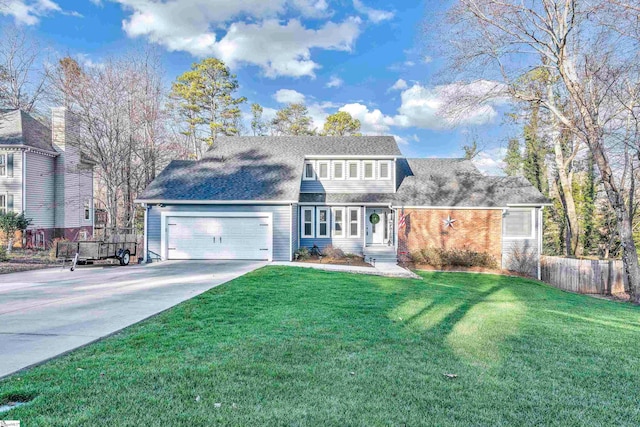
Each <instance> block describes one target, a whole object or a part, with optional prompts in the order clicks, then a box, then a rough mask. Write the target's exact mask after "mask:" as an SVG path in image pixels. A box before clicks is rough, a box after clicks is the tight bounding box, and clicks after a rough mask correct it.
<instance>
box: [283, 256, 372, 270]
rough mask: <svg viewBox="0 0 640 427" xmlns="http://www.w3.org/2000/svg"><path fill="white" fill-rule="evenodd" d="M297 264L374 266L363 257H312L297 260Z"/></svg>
mask: <svg viewBox="0 0 640 427" xmlns="http://www.w3.org/2000/svg"><path fill="white" fill-rule="evenodd" d="M295 262H307V263H312V264H332V265H348V266H355V267H371V268H373V266H372V265H371V264H369V263H367V262H364V258H361V257H345V258H340V259H335V258H327V257H322V259H321V258H320V257H318V256H312V257H310V258H309V259H306V260H304V261H303V260H297V261H295Z"/></svg>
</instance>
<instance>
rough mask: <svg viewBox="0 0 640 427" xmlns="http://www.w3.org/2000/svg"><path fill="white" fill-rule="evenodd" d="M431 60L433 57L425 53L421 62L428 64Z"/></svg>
mask: <svg viewBox="0 0 640 427" xmlns="http://www.w3.org/2000/svg"><path fill="white" fill-rule="evenodd" d="M432 61H433V58H432V57H430V56H429V55H425V56H423V57H422V62H424V63H425V64H429V63H430V62H432Z"/></svg>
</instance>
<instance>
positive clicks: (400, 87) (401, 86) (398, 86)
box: [389, 79, 409, 91]
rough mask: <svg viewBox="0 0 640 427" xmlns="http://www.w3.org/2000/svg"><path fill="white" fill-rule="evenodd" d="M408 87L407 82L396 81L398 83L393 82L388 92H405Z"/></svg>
mask: <svg viewBox="0 0 640 427" xmlns="http://www.w3.org/2000/svg"><path fill="white" fill-rule="evenodd" d="M408 87H409V85H408V84H407V82H406V81H405V80H402V79H398V81H397V82H395V83H394V84H393V86H391V87H390V88H389V91H392V90H405V89H406V88H408Z"/></svg>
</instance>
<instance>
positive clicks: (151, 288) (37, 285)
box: [0, 261, 266, 377]
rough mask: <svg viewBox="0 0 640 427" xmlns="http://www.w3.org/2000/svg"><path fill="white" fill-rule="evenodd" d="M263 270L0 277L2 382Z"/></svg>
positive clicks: (224, 264) (184, 268) (157, 269)
mask: <svg viewBox="0 0 640 427" xmlns="http://www.w3.org/2000/svg"><path fill="white" fill-rule="evenodd" d="M264 265H266V263H263V262H245V261H235V262H232V261H180V262H179V261H166V262H162V263H158V264H151V265H148V266H142V265H141V266H138V265H136V266H129V267H104V268H89V267H87V268H83V267H79V268H78V269H77V270H76V271H74V272H70V271H69V270H68V269H65V270H62V269H47V270H37V271H28V272H23V273H12V274H3V275H0V377H3V376H6V375H8V374H11V373H13V372H16V371H18V370H20V369H23V368H26V367H28V366H31V365H34V364H38V363H41V362H43V361H45V360H47V359H50V358H52V357H55V356H57V355H60V354H62V353H66V352H68V351H70V350H73V349H75V348H77V347H80V346H83V345H85V344H88V343H90V342H92V341H95V340H97V339H100V338H101V337H104V336H106V335H109V334H113V333H114V332H117V331H119V330H120V329H122V328H125V327H127V326H129V325H132V324H134V323H137V322H139V321H141V320H143V319H146V318H147V317H150V316H152V315H154V314H157V313H159V312H161V311H163V310H166V309H168V308H170V307H173V306H174V305H176V304H178V303H180V302H182V301H185V300H188V299H190V298H193V297H194V296H196V295H198V294H200V293H202V292H205V291H207V290H209V289H211V288H213V287H215V286H218V285H221V284H223V283H225V282H228V281H229V280H232V279H235V278H237V277H239V276H241V275H243V274H245V273H248V272H250V271H253V270H255V269H256V268H259V267H262V266H264Z"/></svg>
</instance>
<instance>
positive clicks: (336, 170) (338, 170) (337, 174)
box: [333, 160, 344, 179]
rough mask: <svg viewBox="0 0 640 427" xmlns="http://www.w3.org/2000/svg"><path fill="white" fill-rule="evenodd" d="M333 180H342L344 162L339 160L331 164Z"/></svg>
mask: <svg viewBox="0 0 640 427" xmlns="http://www.w3.org/2000/svg"><path fill="white" fill-rule="evenodd" d="M333 179H344V162H343V161H341V160H337V161H334V162H333Z"/></svg>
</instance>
